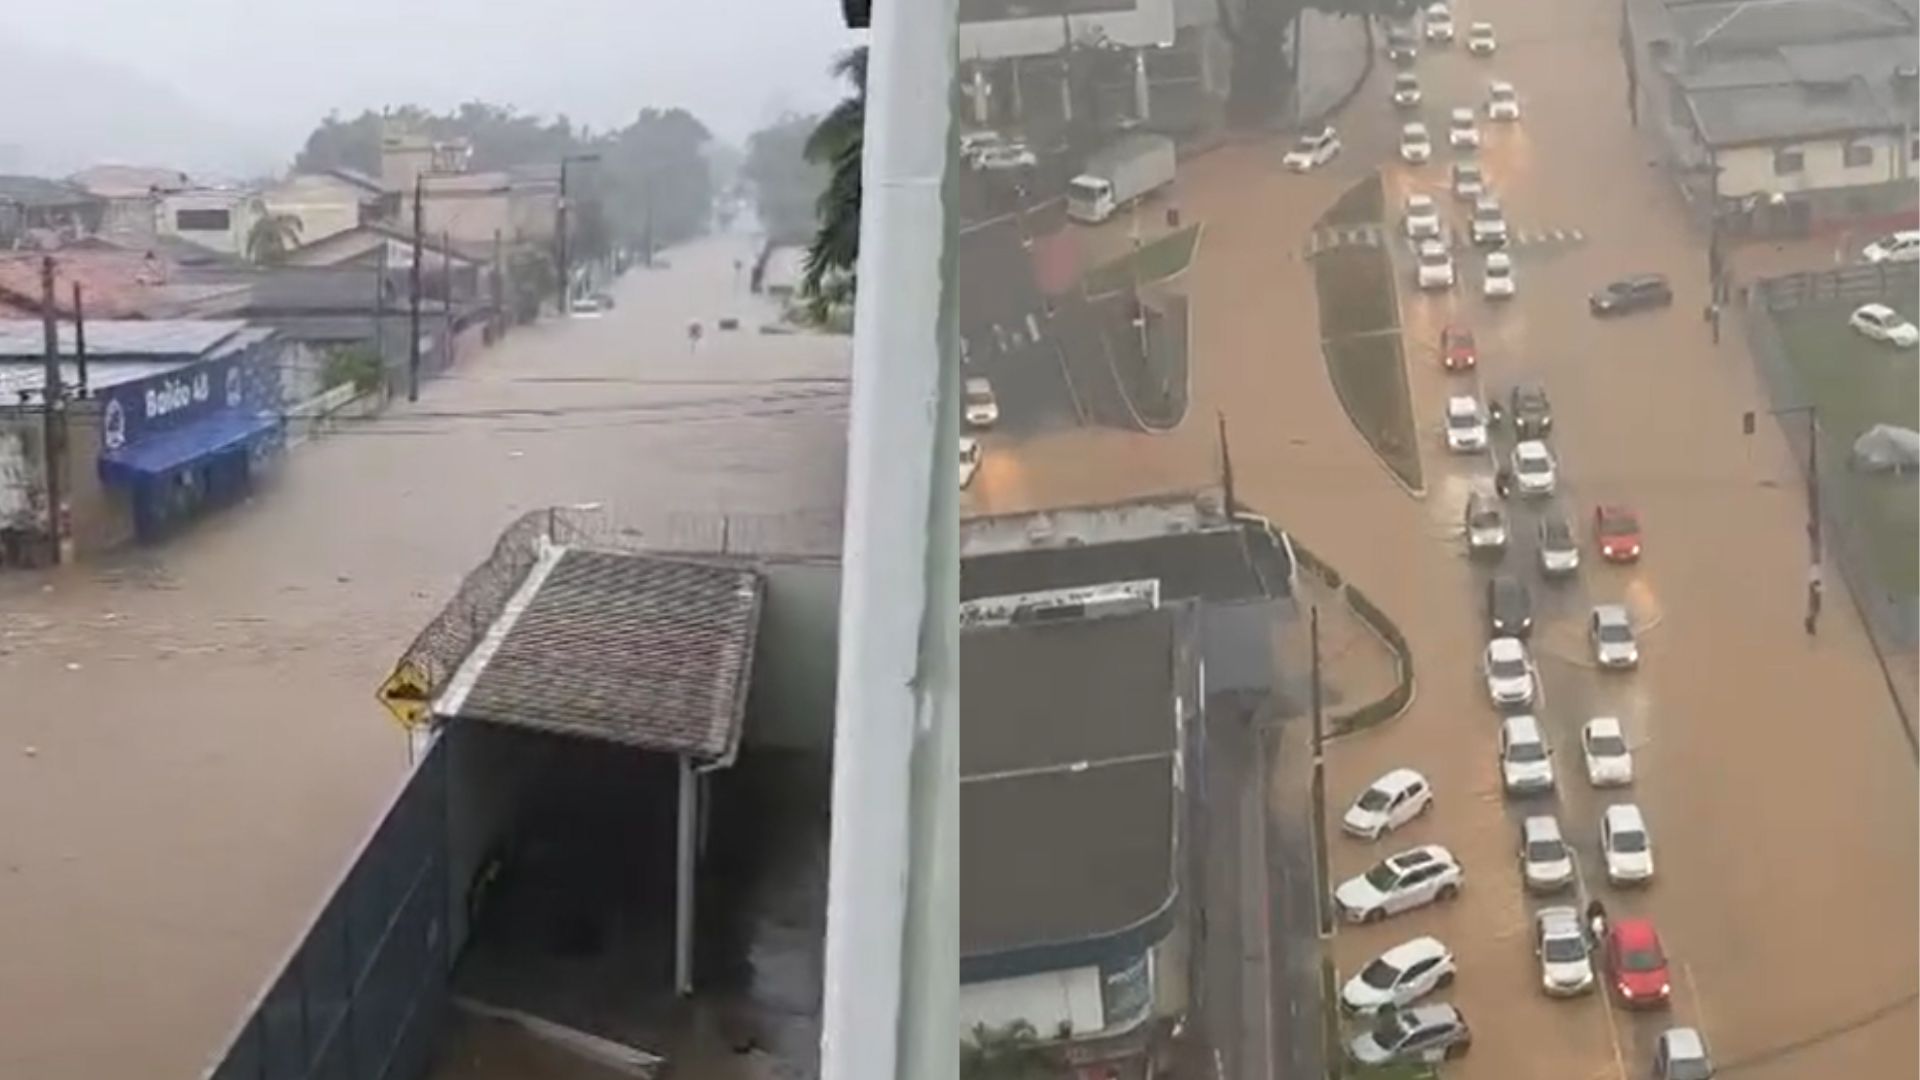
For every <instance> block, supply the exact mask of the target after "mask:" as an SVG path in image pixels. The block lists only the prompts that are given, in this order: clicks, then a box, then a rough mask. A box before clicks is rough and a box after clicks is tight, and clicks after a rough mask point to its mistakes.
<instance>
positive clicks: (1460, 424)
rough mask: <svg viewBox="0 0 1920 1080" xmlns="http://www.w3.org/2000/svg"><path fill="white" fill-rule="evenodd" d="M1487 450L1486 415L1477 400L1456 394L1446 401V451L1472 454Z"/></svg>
mask: <svg viewBox="0 0 1920 1080" xmlns="http://www.w3.org/2000/svg"><path fill="white" fill-rule="evenodd" d="M1486 448H1487V414H1486V412H1485V411H1484V410H1483V409H1481V407H1480V400H1479V399H1478V398H1474V397H1469V396H1467V395H1465V394H1456V395H1454V396H1453V397H1450V398H1448V399H1447V449H1449V450H1451V451H1453V452H1454V453H1456V454H1472V453H1477V452H1478V451H1481V450H1485V449H1486Z"/></svg>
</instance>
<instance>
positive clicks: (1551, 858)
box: [1520, 814, 1573, 892]
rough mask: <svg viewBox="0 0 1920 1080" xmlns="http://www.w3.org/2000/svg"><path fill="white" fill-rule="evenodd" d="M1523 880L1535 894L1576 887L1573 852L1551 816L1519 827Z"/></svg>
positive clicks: (1541, 817) (1536, 818) (1527, 820)
mask: <svg viewBox="0 0 1920 1080" xmlns="http://www.w3.org/2000/svg"><path fill="white" fill-rule="evenodd" d="M1520 879H1521V880H1522V881H1524V882H1525V883H1526V886H1527V888H1528V889H1530V890H1532V891H1534V892H1554V891H1556V890H1559V889H1564V888H1566V887H1567V886H1569V885H1571V884H1573V851H1572V850H1571V849H1570V848H1568V847H1567V841H1566V838H1565V837H1563V836H1561V835H1560V822H1559V821H1558V820H1557V819H1556V818H1554V816H1553V815H1552V814H1536V815H1534V816H1532V817H1529V818H1527V819H1526V820H1525V821H1522V822H1521V823H1520Z"/></svg>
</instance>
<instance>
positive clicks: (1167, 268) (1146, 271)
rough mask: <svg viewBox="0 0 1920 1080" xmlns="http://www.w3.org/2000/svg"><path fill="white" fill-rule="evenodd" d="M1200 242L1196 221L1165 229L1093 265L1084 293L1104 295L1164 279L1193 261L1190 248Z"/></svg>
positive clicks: (1192, 250)
mask: <svg viewBox="0 0 1920 1080" xmlns="http://www.w3.org/2000/svg"><path fill="white" fill-rule="evenodd" d="M1199 244H1200V226H1199V225H1197V224H1195V225H1189V226H1187V227H1186V228H1184V229H1180V230H1178V231H1177V232H1171V233H1168V234H1167V235H1165V236H1163V237H1161V238H1160V239H1158V240H1155V241H1153V242H1152V243H1150V244H1146V245H1143V246H1142V247H1141V248H1140V250H1139V251H1135V252H1131V253H1129V254H1127V255H1125V256H1122V257H1121V258H1118V259H1115V260H1114V261H1112V262H1110V263H1106V264H1104V265H1102V266H1097V267H1095V268H1094V269H1093V271H1092V272H1090V273H1089V274H1087V278H1086V294H1087V295H1088V296H1104V295H1106V294H1108V293H1116V292H1123V291H1125V290H1127V289H1129V288H1132V287H1133V286H1134V285H1135V284H1136V283H1137V284H1141V285H1147V284H1151V283H1153V282H1156V281H1164V280H1166V279H1167V278H1170V277H1172V276H1174V275H1175V274H1178V273H1179V272H1181V271H1182V270H1185V269H1186V268H1187V265H1188V264H1189V263H1191V262H1193V252H1194V249H1195V248H1197V247H1198V246H1199Z"/></svg>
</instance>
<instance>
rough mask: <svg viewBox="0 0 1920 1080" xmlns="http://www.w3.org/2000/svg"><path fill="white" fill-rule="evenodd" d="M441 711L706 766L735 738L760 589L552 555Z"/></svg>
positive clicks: (743, 576)
mask: <svg viewBox="0 0 1920 1080" xmlns="http://www.w3.org/2000/svg"><path fill="white" fill-rule="evenodd" d="M522 590H523V592H524V593H526V594H527V595H524V596H521V597H516V601H515V603H509V605H508V606H507V610H506V611H505V612H504V613H503V614H502V615H501V616H500V617H499V619H497V620H496V621H495V624H494V632H493V633H492V634H489V635H488V638H486V639H483V640H482V642H481V643H480V644H479V645H478V646H476V647H475V649H474V653H473V655H472V656H470V657H469V658H468V659H467V661H466V662H465V663H464V664H463V665H462V667H461V669H460V672H459V674H457V675H456V676H455V677H454V679H453V680H452V682H451V683H450V684H449V687H448V689H447V691H446V693H445V694H444V695H443V696H442V698H441V700H440V703H439V707H440V708H443V709H444V710H445V713H444V715H446V716H448V717H449V718H456V719H468V720H484V721H489V722H493V723H501V724H511V725H514V726H518V727H528V728H535V729H539V730H543V731H550V732H555V733H558V734H564V735H576V736H585V737H589V738H597V739H605V740H608V741H611V742H617V743H622V744H625V745H628V746H635V747H639V748H641V749H645V750H654V751H659V752H664V753H684V754H691V755H694V756H697V757H703V758H708V759H715V758H720V757H722V756H724V755H726V754H727V753H728V752H729V751H730V750H731V749H732V748H733V747H734V746H735V745H736V742H737V740H738V738H739V732H740V723H741V718H742V715H743V714H744V711H745V707H746V697H747V686H748V679H749V676H750V674H751V671H752V667H753V648H754V640H755V636H756V633H757V630H758V625H759V619H760V605H761V598H762V595H763V591H764V590H763V586H762V582H761V578H760V575H759V574H757V573H755V572H754V571H752V570H749V569H745V568H742V567H738V566H720V565H714V564H711V563H706V562H697V561H692V560H682V559H664V558H659V557H656V556H649V555H637V554H628V553H622V552H608V551H592V550H583V549H579V548H562V549H554V551H553V552H551V553H549V555H548V556H547V557H545V558H543V560H542V561H541V562H540V563H537V564H536V565H535V567H534V568H533V570H531V571H530V572H529V575H528V579H527V580H526V581H525V582H523V584H522Z"/></svg>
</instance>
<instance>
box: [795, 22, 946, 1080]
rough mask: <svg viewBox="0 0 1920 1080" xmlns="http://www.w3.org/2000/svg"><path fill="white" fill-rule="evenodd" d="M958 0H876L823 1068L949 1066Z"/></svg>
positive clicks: (843, 1074)
mask: <svg viewBox="0 0 1920 1080" xmlns="http://www.w3.org/2000/svg"><path fill="white" fill-rule="evenodd" d="M957 15H958V12H957V0H889V2H886V3H881V4H876V5H874V11H873V26H872V30H871V38H870V42H871V52H870V58H869V66H868V71H869V73H870V74H869V78H870V82H869V90H868V95H867V119H866V147H865V162H864V174H863V177H862V180H863V183H862V188H863V192H864V202H863V207H862V214H861V230H860V231H861V237H862V244H861V248H860V265H859V281H860V295H859V301H858V304H857V305H856V308H855V314H854V339H853V378H852V384H853V385H852V402H851V406H850V413H851V419H850V424H849V432H848V461H847V506H846V527H845V539H844V548H843V557H842V560H841V574H842V577H841V590H840V662H839V673H838V676H839V677H838V687H837V695H836V702H835V726H834V762H833V826H832V828H833V838H832V852H831V856H830V864H829V871H830V878H829V884H828V891H827V940H826V985H825V995H824V996H825V1000H824V1003H823V1007H822V1016H821V1028H822V1031H821V1055H820V1059H821V1061H820V1065H821V1075H822V1076H823V1077H824V1078H825V1080H896V1078H901V1077H913V1078H914V1080H922V1078H925V1080H940V1078H942V1077H954V1076H957V1075H958V1072H959V1032H958V1030H957V1025H956V1021H955V1016H954V1013H955V1008H956V1004H957V1001H958V997H959V964H960V960H959V930H958V927H959V854H958V852H959V843H958V840H959V835H958V833H959V829H958V821H957V818H958V810H959V779H958V774H959V768H958V743H959V739H958V732H957V730H956V724H957V720H958V715H959V690H958V676H959V673H958V667H959V664H958V639H959V555H958V549H959V535H958V533H959V525H958V499H959V490H958V482H957V480H956V473H955V469H956V467H957V466H956V465H955V461H956V458H955V454H956V453H957V451H956V449H955V448H956V446H957V445H958V439H959V409H958V398H959V373H958V368H957V366H956V364H955V358H954V353H955V343H956V341H957V337H956V331H955V312H954V296H955V293H954V288H953V280H952V276H953V265H954V263H953V256H952V255H951V253H950V244H951V240H952V237H953V224H952V221H951V219H950V217H949V215H948V213H947V209H946V203H947V199H946V192H945V188H946V185H947V183H948V176H949V172H950V157H951V154H952V148H953V145H954V141H955V130H954V119H955V118H954V114H953V106H954V100H953V99H954V95H955V89H956V85H955V78H956V51H957V50H956V43H957V25H958V24H957Z"/></svg>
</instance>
